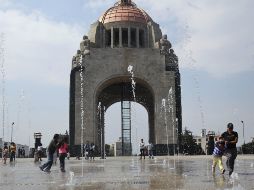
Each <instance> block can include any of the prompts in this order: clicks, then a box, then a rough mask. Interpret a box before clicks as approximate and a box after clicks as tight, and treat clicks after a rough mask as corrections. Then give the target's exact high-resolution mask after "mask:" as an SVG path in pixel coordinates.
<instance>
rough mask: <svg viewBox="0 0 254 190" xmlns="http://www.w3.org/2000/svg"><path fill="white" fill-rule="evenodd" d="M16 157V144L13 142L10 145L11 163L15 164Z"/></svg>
mask: <svg viewBox="0 0 254 190" xmlns="http://www.w3.org/2000/svg"><path fill="white" fill-rule="evenodd" d="M15 157H16V144H15V143H14V142H11V145H10V162H13V161H14V162H15Z"/></svg>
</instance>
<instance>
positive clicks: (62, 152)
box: [58, 136, 69, 172]
mask: <svg viewBox="0 0 254 190" xmlns="http://www.w3.org/2000/svg"><path fill="white" fill-rule="evenodd" d="M58 151H59V161H60V170H61V172H65V157H66V156H67V153H68V152H69V148H68V137H67V136H65V137H64V138H63V140H62V142H61V143H60V148H59V150H58Z"/></svg>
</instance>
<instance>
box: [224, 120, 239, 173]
mask: <svg viewBox="0 0 254 190" xmlns="http://www.w3.org/2000/svg"><path fill="white" fill-rule="evenodd" d="M233 129H234V125H233V123H228V125H227V131H225V132H224V133H223V134H222V135H221V136H222V137H223V138H224V140H225V145H226V149H225V156H226V157H227V161H226V164H227V168H228V170H229V175H231V174H232V173H233V171H234V165H235V159H236V157H237V149H236V143H237V142H238V133H237V132H235V131H233Z"/></svg>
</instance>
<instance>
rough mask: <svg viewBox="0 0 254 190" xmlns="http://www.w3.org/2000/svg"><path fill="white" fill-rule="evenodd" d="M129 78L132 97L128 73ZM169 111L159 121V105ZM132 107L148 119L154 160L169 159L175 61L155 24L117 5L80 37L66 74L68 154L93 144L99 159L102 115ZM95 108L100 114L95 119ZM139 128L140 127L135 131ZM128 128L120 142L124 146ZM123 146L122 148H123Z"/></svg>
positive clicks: (173, 140) (178, 120)
mask: <svg viewBox="0 0 254 190" xmlns="http://www.w3.org/2000/svg"><path fill="white" fill-rule="evenodd" d="M129 66H132V68H133V72H134V74H135V77H134V80H135V84H136V86H135V97H133V93H132V90H133V89H132V81H131V76H130V73H129V72H128V67H129ZM170 90H171V92H172V100H171V103H172V107H171V109H170V110H169V111H170V112H171V113H170V114H167V118H166V123H167V126H168V130H167V131H166V130H165V127H166V126H165V125H166V124H165V119H164V118H162V114H161V105H162V100H163V99H164V100H168V99H169V91H170ZM123 101H136V102H137V103H139V104H141V105H142V106H144V108H145V109H146V110H147V112H148V119H149V141H150V142H152V143H153V144H154V145H155V149H156V154H157V155H165V154H169V153H170V154H172V153H173V152H174V150H173V149H175V148H176V147H179V146H177V145H179V143H180V142H181V138H180V137H181V136H180V134H181V133H182V110H181V85H180V73H179V68H178V58H177V56H176V55H175V53H174V50H173V49H172V45H171V43H170V42H169V40H168V38H167V35H162V32H161V29H160V27H159V25H158V24H157V23H155V22H154V21H153V20H152V18H151V17H150V16H149V15H148V14H147V13H146V12H145V11H144V10H142V9H141V8H138V7H137V5H136V4H135V3H134V2H132V1H131V0H121V1H118V2H116V3H115V4H114V5H113V6H112V7H111V8H109V9H108V10H107V11H106V12H105V13H103V14H102V16H101V17H100V18H99V20H98V21H96V22H95V23H93V24H92V25H91V28H90V31H89V33H88V35H87V36H86V35H84V37H83V40H82V41H81V43H80V50H78V51H77V53H76V55H75V56H74V57H73V58H72V69H71V74H70V105H69V106H70V107H69V108H70V110H69V114H70V115H69V117H70V118H69V119H70V120H69V121H70V123H69V130H70V147H71V150H70V151H71V154H72V155H78V154H80V152H81V147H80V145H81V144H82V143H83V142H86V141H89V142H93V143H95V145H96V146H97V147H98V149H99V152H100V153H101V154H104V153H103V149H102V147H101V146H103V144H104V126H105V125H104V116H105V111H106V110H107V109H108V108H109V107H110V106H111V105H112V104H114V103H116V102H123ZM98 106H99V107H100V113H99V114H98ZM140 127H142V126H140ZM130 130H131V129H130V128H128V129H127V130H125V131H124V128H123V127H122V139H127V140H129V141H130V138H129V137H130ZM124 143H126V142H123V144H124Z"/></svg>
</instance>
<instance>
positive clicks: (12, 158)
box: [10, 152, 16, 162]
mask: <svg viewBox="0 0 254 190" xmlns="http://www.w3.org/2000/svg"><path fill="white" fill-rule="evenodd" d="M15 156H16V155H15V152H11V155H10V162H12V161H15Z"/></svg>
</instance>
